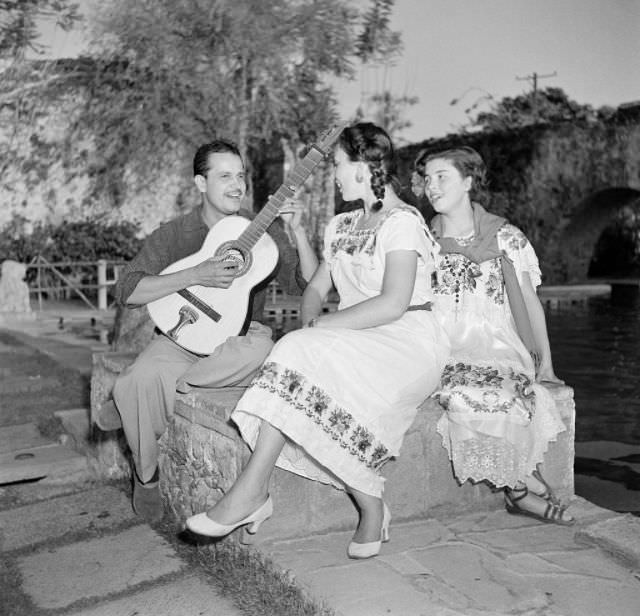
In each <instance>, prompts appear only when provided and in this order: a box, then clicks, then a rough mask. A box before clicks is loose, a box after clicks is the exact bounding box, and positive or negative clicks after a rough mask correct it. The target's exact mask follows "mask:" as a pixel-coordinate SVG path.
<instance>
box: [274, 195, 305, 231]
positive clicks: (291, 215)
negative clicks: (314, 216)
mask: <svg viewBox="0 0 640 616" xmlns="http://www.w3.org/2000/svg"><path fill="white" fill-rule="evenodd" d="M303 210H304V204H302V203H301V202H300V201H298V200H297V198H292V199H287V200H286V201H285V202H284V203H283V204H282V207H281V208H280V218H282V222H284V224H285V226H286V227H287V228H288V229H289V230H290V231H291V232H292V233H297V232H299V231H304V227H303V226H302V211H303Z"/></svg>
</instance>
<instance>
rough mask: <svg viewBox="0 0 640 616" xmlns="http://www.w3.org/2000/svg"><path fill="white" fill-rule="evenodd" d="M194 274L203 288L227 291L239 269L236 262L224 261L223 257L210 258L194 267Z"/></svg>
mask: <svg viewBox="0 0 640 616" xmlns="http://www.w3.org/2000/svg"><path fill="white" fill-rule="evenodd" d="M193 269H194V274H195V276H196V279H197V281H198V282H196V284H200V285H202V286H203V287H219V288H221V289H228V288H229V287H230V286H231V283H232V282H233V280H234V278H235V277H236V275H237V274H238V270H239V269H240V266H239V264H238V263H237V262H236V261H226V260H224V257H212V258H211V259H207V260H206V261H202V263H198V265H196V266H194V268H193Z"/></svg>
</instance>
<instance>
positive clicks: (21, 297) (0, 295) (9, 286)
mask: <svg viewBox="0 0 640 616" xmlns="http://www.w3.org/2000/svg"><path fill="white" fill-rule="evenodd" d="M26 271H27V266H26V265H25V264H24V263H18V262H17V261H10V260H7V261H3V262H2V273H1V274H0V312H20V313H30V312H31V304H30V303H29V285H28V284H27V283H26V282H25V280H24V276H25V273H26Z"/></svg>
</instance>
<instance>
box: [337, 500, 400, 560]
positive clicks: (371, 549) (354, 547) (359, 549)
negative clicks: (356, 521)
mask: <svg viewBox="0 0 640 616" xmlns="http://www.w3.org/2000/svg"><path fill="white" fill-rule="evenodd" d="M382 510H383V515H382V528H381V529H380V541H370V542H369V543H356V542H355V541H352V542H351V543H350V544H349V547H348V548H347V556H348V557H349V558H359V559H363V558H372V557H373V556H377V555H378V554H380V548H381V547H382V544H383V543H386V542H387V541H389V524H390V523H391V512H390V511H389V507H387V503H384V502H383V503H382Z"/></svg>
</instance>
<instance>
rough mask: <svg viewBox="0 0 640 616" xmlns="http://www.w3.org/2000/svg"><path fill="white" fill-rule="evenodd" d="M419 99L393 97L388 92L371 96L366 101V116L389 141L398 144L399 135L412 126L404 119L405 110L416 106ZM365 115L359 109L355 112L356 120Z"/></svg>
mask: <svg viewBox="0 0 640 616" xmlns="http://www.w3.org/2000/svg"><path fill="white" fill-rule="evenodd" d="M419 101H420V99H419V98H418V97H417V96H407V95H406V94H405V95H402V96H394V95H393V94H392V93H391V92H390V91H389V90H384V91H382V92H379V93H376V94H372V95H371V96H370V97H369V99H368V105H367V108H368V114H367V115H368V116H369V117H370V118H371V119H372V121H373V122H375V123H376V124H378V126H382V128H384V129H385V130H386V131H387V133H388V134H389V136H390V137H391V140H392V141H393V142H394V143H396V144H398V143H400V142H401V141H403V139H402V138H401V137H400V133H401V132H402V131H403V130H404V129H405V128H409V127H410V126H412V123H411V121H410V120H407V119H406V110H407V108H408V107H412V106H413V105H417V104H418V102H419ZM364 116H365V113H364V111H363V109H362V108H361V107H360V108H358V110H357V111H356V118H358V119H362V118H364Z"/></svg>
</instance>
